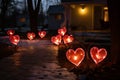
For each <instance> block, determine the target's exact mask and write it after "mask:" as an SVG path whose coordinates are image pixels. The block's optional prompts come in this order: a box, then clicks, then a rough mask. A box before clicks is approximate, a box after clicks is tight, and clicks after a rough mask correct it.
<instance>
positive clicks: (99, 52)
mask: <svg viewBox="0 0 120 80" xmlns="http://www.w3.org/2000/svg"><path fill="white" fill-rule="evenodd" d="M90 55H91V57H92V59H93V61H94V62H95V63H96V64H98V63H99V62H101V61H103V60H104V59H105V58H106V56H107V51H106V49H105V48H101V49H98V48H97V47H92V48H91V49H90Z"/></svg>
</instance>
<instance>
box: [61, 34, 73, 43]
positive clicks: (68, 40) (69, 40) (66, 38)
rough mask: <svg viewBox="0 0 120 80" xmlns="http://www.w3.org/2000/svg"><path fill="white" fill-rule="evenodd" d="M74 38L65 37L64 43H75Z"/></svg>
mask: <svg viewBox="0 0 120 80" xmlns="http://www.w3.org/2000/svg"><path fill="white" fill-rule="evenodd" d="M73 40H74V38H73V36H72V35H70V36H69V35H65V36H63V41H64V43H65V44H67V43H71V42H73Z"/></svg>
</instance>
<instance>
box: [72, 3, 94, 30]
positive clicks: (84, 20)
mask: <svg viewBox="0 0 120 80" xmlns="http://www.w3.org/2000/svg"><path fill="white" fill-rule="evenodd" d="M82 7H83V8H84V11H82V10H81V8H82ZM70 23H71V26H72V29H76V30H92V29H93V5H90V4H85V5H80V4H78V5H75V7H74V8H71V22H70Z"/></svg>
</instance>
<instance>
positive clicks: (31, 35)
mask: <svg viewBox="0 0 120 80" xmlns="http://www.w3.org/2000/svg"><path fill="white" fill-rule="evenodd" d="M27 37H28V39H29V40H33V39H34V38H35V33H33V32H29V33H27Z"/></svg>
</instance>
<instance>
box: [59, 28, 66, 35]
mask: <svg viewBox="0 0 120 80" xmlns="http://www.w3.org/2000/svg"><path fill="white" fill-rule="evenodd" d="M66 32H67V29H66V27H62V28H60V29H58V34H59V35H61V36H64V35H65V33H66Z"/></svg>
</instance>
